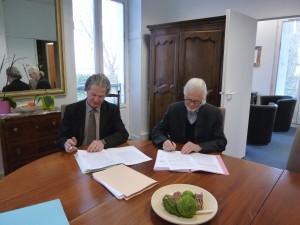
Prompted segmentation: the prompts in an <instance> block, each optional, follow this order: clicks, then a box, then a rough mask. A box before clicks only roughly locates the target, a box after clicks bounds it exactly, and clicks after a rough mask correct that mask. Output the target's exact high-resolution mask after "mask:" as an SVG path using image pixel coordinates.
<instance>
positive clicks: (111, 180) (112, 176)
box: [93, 165, 158, 200]
mask: <svg viewBox="0 0 300 225" xmlns="http://www.w3.org/2000/svg"><path fill="white" fill-rule="evenodd" d="M93 178H94V179H95V180H96V181H98V182H99V183H101V184H102V185H103V186H105V187H106V188H107V189H108V190H109V191H110V192H111V193H112V194H113V195H114V196H115V197H117V198H118V199H122V198H124V199H125V200H128V199H130V198H132V197H134V196H136V195H138V194H140V193H142V192H144V191H146V190H148V189H150V188H152V187H154V186H155V185H156V184H158V182H157V181H155V180H153V179H151V178H150V177H147V176H145V175H144V174H142V173H139V172H137V171H135V170H133V169H131V168H129V167H127V166H125V165H117V166H114V167H110V168H108V169H106V170H103V171H99V172H96V173H93Z"/></svg>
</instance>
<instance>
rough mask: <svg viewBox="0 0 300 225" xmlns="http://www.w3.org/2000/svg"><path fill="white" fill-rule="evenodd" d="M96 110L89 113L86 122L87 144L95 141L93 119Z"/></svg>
mask: <svg viewBox="0 0 300 225" xmlns="http://www.w3.org/2000/svg"><path fill="white" fill-rule="evenodd" d="M96 111H97V110H96V109H92V110H91V111H90V116H89V120H88V133H87V135H88V136H87V144H88V145H89V144H91V143H92V141H94V140H96V119H95V112H96Z"/></svg>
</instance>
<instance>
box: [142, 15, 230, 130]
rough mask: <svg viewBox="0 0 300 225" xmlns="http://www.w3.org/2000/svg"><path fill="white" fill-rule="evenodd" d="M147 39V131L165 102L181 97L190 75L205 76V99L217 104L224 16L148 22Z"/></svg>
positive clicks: (160, 114) (219, 87)
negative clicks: (155, 23)
mask: <svg viewBox="0 0 300 225" xmlns="http://www.w3.org/2000/svg"><path fill="white" fill-rule="evenodd" d="M147 28H148V29H149V30H150V31H151V43H150V73H149V86H148V88H149V101H150V124H149V128H150V131H151V130H152V128H153V126H154V125H155V124H156V123H158V122H159V121H160V120H161V118H162V117H163V115H164V113H165V111H166V110H167V106H168V105H169V104H170V103H172V102H175V101H180V100H183V97H184V96H183V87H184V85H185V83H186V82H187V81H188V80H189V79H190V78H192V77H199V78H202V79H204V80H205V82H206V85H207V89H208V92H209V94H208V96H207V102H208V103H211V104H213V105H216V106H220V95H219V92H220V91H221V83H222V61H223V51H224V50H223V49H224V34H225V16H221V17H214V18H207V19H199V20H189V21H181V22H174V23H167V24H159V25H151V26H147Z"/></svg>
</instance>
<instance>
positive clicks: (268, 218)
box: [253, 170, 300, 225]
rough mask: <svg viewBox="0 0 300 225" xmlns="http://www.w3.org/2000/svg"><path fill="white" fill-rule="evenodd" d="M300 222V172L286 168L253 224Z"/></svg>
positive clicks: (292, 224)
mask: <svg viewBox="0 0 300 225" xmlns="http://www.w3.org/2000/svg"><path fill="white" fill-rule="evenodd" d="M265 224H272V225H276V224H278V225H279V224H280V225H281V224H282V225H284V224H288V225H299V224H300V173H296V172H290V171H287V170H285V171H284V172H283V174H282V175H281V177H280V179H279V181H278V182H277V184H276V186H275V187H274V189H273V191H272V193H271V194H270V196H269V197H268V199H267V201H266V202H265V204H264V205H263V207H262V209H261V210H260V211H259V213H258V215H257V217H256V218H255V220H254V223H253V225H265Z"/></svg>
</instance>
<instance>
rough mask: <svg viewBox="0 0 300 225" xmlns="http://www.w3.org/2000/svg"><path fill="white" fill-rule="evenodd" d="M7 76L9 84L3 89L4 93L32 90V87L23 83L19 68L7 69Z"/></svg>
mask: <svg viewBox="0 0 300 225" xmlns="http://www.w3.org/2000/svg"><path fill="white" fill-rule="evenodd" d="M6 76H7V81H8V83H9V84H8V85H6V86H4V87H3V89H2V92H8V91H25V90H30V86H29V85H28V84H26V83H25V82H23V81H21V79H22V75H21V73H20V71H19V70H18V68H17V67H14V66H12V67H9V68H7V69H6Z"/></svg>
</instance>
